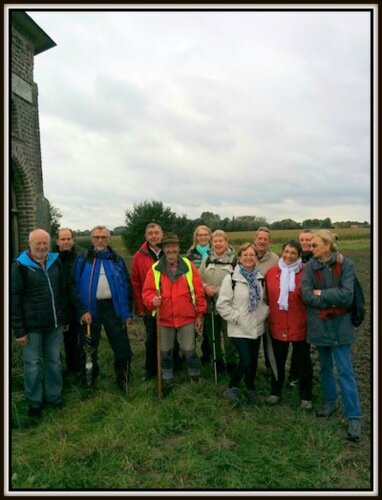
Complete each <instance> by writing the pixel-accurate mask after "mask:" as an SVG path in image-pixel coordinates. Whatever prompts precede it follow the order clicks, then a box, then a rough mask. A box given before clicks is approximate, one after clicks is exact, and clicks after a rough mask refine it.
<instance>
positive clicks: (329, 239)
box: [313, 229, 337, 252]
mask: <svg viewBox="0 0 382 500" xmlns="http://www.w3.org/2000/svg"><path fill="white" fill-rule="evenodd" d="M313 236H318V237H319V238H320V239H321V240H322V241H323V242H324V243H326V244H329V245H330V250H331V251H332V252H336V251H337V244H336V235H335V234H334V233H332V232H331V231H329V229H317V231H313Z"/></svg>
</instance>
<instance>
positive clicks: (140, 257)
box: [130, 241, 155, 315]
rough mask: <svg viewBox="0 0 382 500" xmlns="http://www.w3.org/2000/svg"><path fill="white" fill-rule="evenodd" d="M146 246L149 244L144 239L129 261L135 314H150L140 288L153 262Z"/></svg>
mask: <svg viewBox="0 0 382 500" xmlns="http://www.w3.org/2000/svg"><path fill="white" fill-rule="evenodd" d="M148 247H149V244H148V242H147V241H145V242H144V243H143V245H142V246H141V248H140V249H139V250H138V251H137V252H135V254H134V257H133V261H132V263H131V271H130V278H131V283H132V285H133V295H134V308H135V314H146V315H147V314H150V311H148V310H147V309H146V308H145V306H144V305H143V302H142V290H143V284H144V282H145V279H146V274H147V271H148V270H149V269H150V268H151V266H152V265H153V264H154V262H155V259H154V257H153V256H152V255H151V254H150V252H149V250H148Z"/></svg>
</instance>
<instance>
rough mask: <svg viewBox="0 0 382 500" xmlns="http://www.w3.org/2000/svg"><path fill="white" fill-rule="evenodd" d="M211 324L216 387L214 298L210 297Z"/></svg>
mask: <svg viewBox="0 0 382 500" xmlns="http://www.w3.org/2000/svg"><path fill="white" fill-rule="evenodd" d="M211 322H212V355H213V358H214V377H215V385H218V370H217V366H216V362H217V360H216V339H215V320H214V298H213V297H211Z"/></svg>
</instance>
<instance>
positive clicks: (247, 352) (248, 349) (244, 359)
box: [229, 337, 261, 390]
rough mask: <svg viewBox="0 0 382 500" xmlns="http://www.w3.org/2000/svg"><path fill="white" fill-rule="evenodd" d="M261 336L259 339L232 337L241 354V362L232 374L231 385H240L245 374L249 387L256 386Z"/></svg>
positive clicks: (251, 388)
mask: <svg viewBox="0 0 382 500" xmlns="http://www.w3.org/2000/svg"><path fill="white" fill-rule="evenodd" d="M260 339H261V337H259V338H257V339H245V338H236V337H231V340H232V342H233V344H234V346H235V347H236V350H237V352H238V354H239V363H237V364H236V366H235V368H234V369H233V371H232V374H231V380H230V382H229V386H230V387H238V386H239V384H240V380H241V379H242V377H243V375H244V383H245V387H246V388H247V389H250V390H253V389H254V388H255V378H256V371H257V361H258V357H259V348H260V342H261V340H260Z"/></svg>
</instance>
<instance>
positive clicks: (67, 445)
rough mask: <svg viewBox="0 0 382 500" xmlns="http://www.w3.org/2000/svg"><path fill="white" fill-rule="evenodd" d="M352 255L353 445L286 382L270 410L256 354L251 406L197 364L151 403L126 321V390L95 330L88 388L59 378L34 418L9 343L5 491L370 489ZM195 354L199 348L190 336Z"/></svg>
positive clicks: (317, 400) (367, 366)
mask: <svg viewBox="0 0 382 500" xmlns="http://www.w3.org/2000/svg"><path fill="white" fill-rule="evenodd" d="M355 241H356V240H355ZM343 243H344V241H343ZM349 253H350V252H349ZM350 254H351V258H352V259H353V260H354V262H355V263H356V267H357V270H358V275H359V277H360V279H361V281H362V284H363V286H364V289H365V291H366V293H367V306H368V314H367V318H366V320H365V323H364V324H363V325H362V327H361V328H359V329H358V332H357V335H358V342H356V344H355V348H354V366H355V370H356V374H357V380H358V384H359V389H360V396H361V405H362V408H363V415H364V416H363V437H362V440H361V443H359V444H355V443H350V442H348V441H347V440H345V439H344V436H345V431H346V422H345V420H344V419H343V417H342V413H341V412H338V414H337V415H335V416H333V417H331V418H330V419H323V420H322V419H317V418H316V417H315V416H314V412H304V411H303V410H301V409H300V408H299V398H298V393H297V390H296V389H295V388H294V389H285V391H284V394H283V399H282V402H281V404H279V405H278V406H276V407H269V406H267V405H266V404H265V403H264V398H265V397H266V396H267V395H268V394H269V391H270V379H269V376H268V375H267V372H266V370H265V367H264V361H263V358H262V354H261V356H260V360H259V369H258V375H257V379H256V380H257V382H256V384H257V387H256V390H257V394H258V397H259V404H258V405H257V406H249V405H248V404H247V403H245V402H244V400H243V402H242V404H241V405H239V406H237V407H232V406H231V405H230V403H229V402H228V401H226V400H225V399H224V398H223V397H222V393H223V391H224V389H225V388H226V387H227V384H228V378H227V375H220V376H219V379H218V384H217V385H215V384H214V380H213V370H212V367H209V366H204V367H203V369H202V376H203V381H202V382H201V383H199V384H194V383H190V382H189V381H188V377H187V374H186V371H185V370H183V371H181V372H179V373H177V374H176V384H175V387H174V389H173V390H172V392H171V393H170V394H169V395H168V396H166V397H165V398H163V399H162V400H159V399H158V397H157V392H156V385H155V382H153V381H149V382H143V381H142V380H141V378H142V376H143V373H144V341H143V325H142V321H141V320H140V319H138V318H135V319H134V321H133V324H132V326H131V328H130V329H129V336H130V340H131V344H132V349H133V352H134V358H133V363H132V371H133V376H132V380H131V384H130V388H129V392H128V393H127V394H123V393H121V392H120V391H119V390H118V389H117V388H116V387H115V385H114V373H113V359H112V354H111V349H110V346H109V345H108V342H107V339H106V337H105V336H104V334H103V335H102V339H101V344H100V351H99V354H100V367H101V373H100V376H99V379H98V381H97V384H96V386H95V387H94V388H93V389H90V390H89V389H87V388H85V387H82V386H81V385H80V383H79V381H78V380H77V378H76V377H74V376H65V384H64V403H65V406H64V409H62V410H55V409H51V408H49V409H48V408H47V409H46V410H45V411H44V416H43V418H42V419H41V420H37V421H36V420H35V419H31V418H29V417H27V415H26V413H27V411H26V410H27V406H26V401H25V398H24V394H23V382H22V361H21V351H20V349H19V348H18V347H17V346H16V345H15V343H14V342H13V343H12V347H11V350H12V356H11V362H10V363H11V366H10V372H11V381H12V385H11V388H10V391H11V392H10V441H9V445H10V453H9V484H10V489H11V491H13V492H22V491H28V492H35V491H38V490H44V491H45V490H46V491H50V490H61V489H62V490H73V491H78V492H80V493H81V492H83V491H87V490H99V489H104V490H107V491H109V490H110V491H113V492H114V491H118V492H119V491H122V492H125V491H126V492H130V491H146V490H147V491H150V490H158V491H163V490H166V489H171V490H179V492H180V493H179V494H182V491H184V490H195V489H196V490H206V491H208V490H213V491H215V490H218V491H224V490H229V491H231V490H232V491H236V490H248V491H256V492H257V491H266V492H268V491H276V492H280V491H289V490H298V491H301V490H303V491H305V490H309V491H310V490H312V491H315V492H317V491H324V493H326V494H328V491H332V490H333V491H338V490H339V491H353V490H354V491H358V492H361V491H369V490H370V489H371V488H372V484H373V471H372V451H371V450H372V443H373V434H372V422H373V417H372V413H371V408H372V406H371V398H372V394H373V392H372V391H373V389H372V388H373V384H372V379H371V366H372V359H373V358H372V356H373V354H372V352H373V351H372V347H371V346H372V335H371V330H370V312H371V308H370V290H369V287H370V256H369V252H368V250H362V249H360V250H352V251H351V253H350ZM197 350H198V352H199V353H200V344H199V342H198V343H197ZM313 359H314V360H316V363H315V384H314V391H313V403H314V407H315V408H317V407H318V406H319V405H320V404H321V403H322V395H321V391H320V386H319V383H318V363H317V359H316V355H314V356H313ZM374 479H375V478H374Z"/></svg>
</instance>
